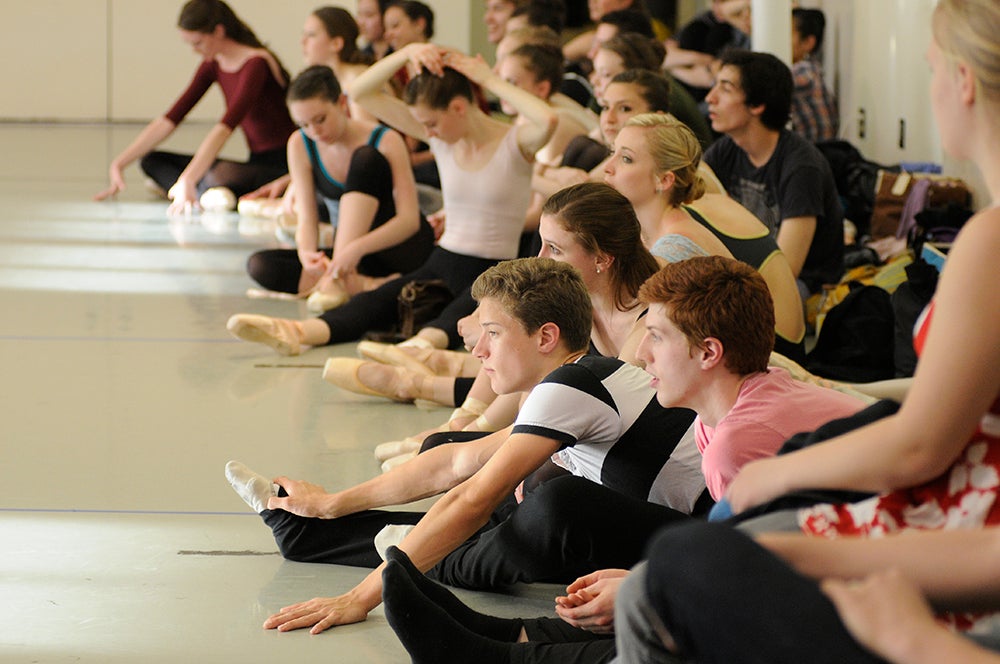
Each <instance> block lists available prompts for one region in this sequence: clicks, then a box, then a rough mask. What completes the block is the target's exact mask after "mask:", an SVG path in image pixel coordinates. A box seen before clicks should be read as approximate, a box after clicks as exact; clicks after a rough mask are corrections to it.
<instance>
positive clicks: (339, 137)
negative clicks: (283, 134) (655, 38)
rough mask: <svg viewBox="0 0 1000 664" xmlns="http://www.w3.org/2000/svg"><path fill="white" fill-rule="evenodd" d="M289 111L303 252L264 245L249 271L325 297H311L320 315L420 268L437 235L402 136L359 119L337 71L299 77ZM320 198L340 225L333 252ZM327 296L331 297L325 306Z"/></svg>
mask: <svg viewBox="0 0 1000 664" xmlns="http://www.w3.org/2000/svg"><path fill="white" fill-rule="evenodd" d="M288 108H289V110H290V111H291V114H292V117H293V119H294V120H295V122H296V124H298V125H299V127H301V129H300V130H299V131H298V132H297V133H295V134H293V135H292V137H291V138H290V139H289V141H288V164H289V169H290V171H291V178H292V187H293V189H294V191H295V192H296V194H295V203H294V204H295V212H296V217H297V219H298V224H297V226H296V229H295V240H296V249H264V250H261V251H258V252H256V253H255V254H253V255H252V256H250V259H249V260H248V261H247V272H248V273H249V274H250V276H251V277H252V278H253V279H254V280H255V281H257V283H259V284H261V285H262V286H264V287H265V288H268V289H270V290H273V291H279V292H283V293H297V294H300V295H303V296H304V295H306V294H308V293H310V292H315V293H317V294H319V297H317V296H316V295H314V296H312V297H310V304H311V305H312V306H311V307H310V308H315V309H318V310H319V311H320V312H322V311H325V310H327V309H331V308H333V307H334V306H339V305H340V304H342V303H343V302H344V301H345V300H346V299H347V297H348V296H350V295H355V294H357V293H359V292H361V291H365V290H371V289H372V288H373V287H376V286H377V285H379V284H380V283H382V282H384V281H386V279H387V277H389V275H394V276H396V275H398V274H400V273H402V272H410V271H412V270H415V269H417V268H418V267H420V266H421V265H422V264H423V263H424V261H425V260H426V259H427V257H428V256H429V255H430V253H431V250H432V249H433V248H434V232H433V231H432V230H431V227H430V225H428V223H427V221H426V220H425V219H423V217H422V216H421V214H420V210H419V207H418V205H417V189H416V183H415V182H414V180H413V172H412V170H411V169H410V162H409V158H408V156H407V149H406V144H405V143H404V142H403V139H402V137H401V136H400V135H399V134H398V133H396V132H394V131H392V130H390V129H388V128H386V127H384V126H382V125H378V124H376V123H374V122H366V121H363V120H356V119H354V118H352V117H351V115H350V114H349V113H348V108H347V99H346V97H345V96H344V95H343V93H342V91H341V89H340V83H339V81H338V80H337V78H336V77H335V76H334V74H333V71H332V70H331V69H330V68H329V67H327V66H326V65H314V66H312V67H309V68H307V69H305V70H304V71H303V72H301V73H300V74H299V75H298V76H296V77H295V79H294V80H293V81H292V83H291V85H290V86H289V88H288ZM317 198H318V199H319V200H321V201H322V203H323V204H324V205H325V207H326V208H327V209H328V210H329V213H330V214H329V216H330V221H331V222H332V223H333V224H334V226H335V229H336V232H335V234H334V240H333V248H332V249H327V248H325V247H327V246H329V245H323V244H322V242H321V240H320V232H319V215H318V212H319V210H318V208H317ZM323 296H326V298H325V299H326V300H328V301H327V302H322V301H320V302H317V300H320V299H321V298H322V297H323ZM338 296H339V297H338Z"/></svg>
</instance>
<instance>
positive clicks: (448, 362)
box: [358, 341, 479, 378]
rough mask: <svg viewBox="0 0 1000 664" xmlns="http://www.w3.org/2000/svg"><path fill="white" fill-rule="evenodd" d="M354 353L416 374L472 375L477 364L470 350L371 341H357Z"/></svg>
mask: <svg viewBox="0 0 1000 664" xmlns="http://www.w3.org/2000/svg"><path fill="white" fill-rule="evenodd" d="M358 355H360V356H361V357H364V358H367V359H370V360H374V361H376V362H381V363H382V364H392V365H394V366H397V367H403V368H404V369H409V370H410V371H413V372H416V373H423V374H426V375H432V376H445V377H448V378H456V377H458V376H475V375H476V371H477V370H478V367H477V365H478V363H479V362H478V360H476V359H475V358H474V357H473V356H472V355H471V354H470V353H462V352H458V351H453V350H440V349H438V348H415V347H412V346H400V345H394V344H380V343H377V342H374V341H360V342H358ZM467 364H470V365H471V366H470V368H469V369H468V370H467V369H466V365H467ZM473 369H476V370H473Z"/></svg>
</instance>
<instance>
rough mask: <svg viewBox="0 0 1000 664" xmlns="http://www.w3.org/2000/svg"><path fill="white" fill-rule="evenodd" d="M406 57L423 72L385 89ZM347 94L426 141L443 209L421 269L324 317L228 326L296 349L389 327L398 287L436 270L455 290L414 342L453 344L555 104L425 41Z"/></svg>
mask: <svg viewBox="0 0 1000 664" xmlns="http://www.w3.org/2000/svg"><path fill="white" fill-rule="evenodd" d="M408 62H412V63H413V64H415V65H417V66H418V67H422V68H424V69H425V70H426V71H424V72H423V73H421V74H420V75H419V76H417V77H416V78H414V79H413V80H412V81H410V83H409V84H408V86H407V90H406V100H405V101H403V100H400V99H398V98H396V97H394V96H393V95H391V94H388V93H386V92H385V90H384V88H385V83H386V82H387V81H388V80H389V79H390V78H391V77H392V76H393V74H394V73H395V72H396V71H397V70H398V69H399V68H400V67H402V66H403V65H405V64H407V63H408ZM471 83H476V84H478V85H480V86H482V87H484V88H486V89H487V90H488V91H490V92H492V93H493V94H495V95H497V97H499V98H500V99H503V100H506V101H508V102H509V103H510V104H511V105H512V106H514V107H515V108H516V109H517V111H518V113H519V114H520V115H521V116H523V117H524V118H526V119H527V120H528V121H527V122H524V123H522V124H519V125H518V126H516V127H513V126H511V125H510V124H508V123H505V122H501V121H499V120H496V119H494V118H492V117H490V116H488V115H487V114H485V113H483V112H482V110H480V108H479V107H478V105H476V103H475V101H474V94H473V92H472V85H471ZM349 94H350V96H351V98H353V99H354V100H355V101H357V102H358V103H359V104H361V105H362V106H363V107H364V108H366V109H367V110H368V111H369V112H371V113H372V114H374V115H375V116H376V117H378V118H379V119H380V120H382V121H383V122H385V123H386V124H389V125H391V126H393V127H396V128H397V129H399V130H400V131H402V132H403V133H405V134H407V135H409V136H411V137H413V138H416V139H418V140H422V141H425V142H427V143H428V144H429V145H430V146H431V150H432V151H433V152H434V156H435V158H436V160H437V163H438V167H439V169H440V171H441V176H442V177H441V184H442V194H443V197H444V202H445V208H446V209H447V210H448V222H447V225H446V227H445V229H444V233H443V234H442V236H441V238H440V241H439V243H438V245H437V246H436V247H435V248H434V251H432V252H431V255H430V258H429V259H428V260H427V262H426V263H425V264H424V265H423V266H422V267H420V268H419V269H417V270H415V271H414V272H412V273H410V274H406V275H404V276H402V277H401V278H399V279H394V280H392V281H389V282H388V283H386V284H384V285H382V286H381V287H379V288H377V289H375V290H373V291H368V292H364V293H360V294H359V295H357V296H355V297H353V298H352V299H351V300H350V301H348V302H347V303H346V304H345V305H344V306H341V307H339V308H337V309H333V310H331V311H327V312H326V313H325V314H323V316H322V317H321V318H318V319H310V320H305V321H295V320H288V319H280V318H269V317H266V316H254V315H248V314H238V315H236V316H233V317H232V318H230V320H229V324H228V328H229V330H230V332H231V333H232V334H234V335H235V336H236V337H238V338H240V339H243V340H246V341H255V342H258V343H263V344H265V345H267V346H270V347H271V348H273V349H274V350H276V351H277V352H279V353H282V354H285V355H295V354H298V353H299V352H300V350H301V347H302V346H303V345H309V346H317V345H325V344H331V343H341V342H345V341H353V340H356V339H359V338H360V337H361V335H362V334H364V333H365V332H367V331H369V330H378V329H386V328H388V327H390V326H392V325H393V324H394V323H395V322H396V319H397V317H398V309H397V297H398V295H399V292H400V291H401V290H402V288H403V286H405V285H406V284H407V283H409V282H410V281H412V280H418V279H419V280H426V279H435V278H436V279H443V280H444V281H445V282H446V283H447V286H448V289H449V290H450V291H451V293H452V295H454V296H455V298H456V299H455V300H454V301H452V302H451V303H450V304H448V305H447V306H446V307H445V309H444V311H443V312H442V313H441V315H440V316H439V317H438V318H436V319H435V320H433V321H431V322H430V323H428V324H427V325H426V326H425V327H424V328H423V329H422V330H420V332H419V333H418V335H417V337H415V338H414V339H413V340H412V342H413V343H415V344H421V345H424V346H433V347H437V348H445V347H449V346H451V347H457V346H458V345H459V344H460V343H461V339H460V338H459V335H458V331H457V329H456V324H457V322H458V319H459V318H461V317H463V316H465V315H467V314H469V313H471V311H472V309H473V308H474V301H473V300H472V298H471V296H469V295H468V289H469V286H470V285H471V284H472V282H473V281H474V280H475V278H476V277H477V276H478V275H479V274H480V273H481V272H483V271H484V270H486V269H487V268H489V267H491V266H492V265H494V264H496V263H498V262H500V261H502V260H507V259H510V258H514V257H515V256H516V255H517V251H518V243H519V240H520V237H521V229H522V228H523V227H524V214H525V211H526V209H527V206H528V199H529V196H530V193H531V186H530V185H531V169H532V161H533V159H534V154H535V152H536V151H538V149H539V148H541V147H542V146H543V145H545V143H547V142H548V140H549V138H550V137H551V136H552V132H553V131H554V130H555V125H556V115H555V112H554V111H553V110H552V109H551V107H549V105H548V104H546V103H545V102H544V101H543V100H541V99H539V98H537V97H535V96H534V95H532V94H530V93H528V92H525V91H524V90H521V89H519V88H517V87H515V86H514V85H511V84H510V83H507V82H506V81H504V80H502V79H501V78H499V77H498V76H497V75H496V74H494V73H493V72H492V71H491V70H490V68H489V66H488V65H487V64H486V63H485V62H483V61H482V59H481V58H472V57H469V56H467V55H464V54H462V53H458V52H456V51H452V50H448V49H444V48H441V47H439V46H435V45H433V44H422V43H414V44H410V45H408V46H406V47H404V48H403V49H402V50H401V51H396V52H395V53H392V54H390V55H388V56H386V57H385V58H383V59H382V60H379V61H378V62H376V63H375V64H374V65H372V66H371V67H370V68H369V69H368V70H367V71H366V72H365V73H363V74H362V75H361V76H359V77H358V78H356V79H355V80H354V83H353V84H352V85H351V87H350V88H349Z"/></svg>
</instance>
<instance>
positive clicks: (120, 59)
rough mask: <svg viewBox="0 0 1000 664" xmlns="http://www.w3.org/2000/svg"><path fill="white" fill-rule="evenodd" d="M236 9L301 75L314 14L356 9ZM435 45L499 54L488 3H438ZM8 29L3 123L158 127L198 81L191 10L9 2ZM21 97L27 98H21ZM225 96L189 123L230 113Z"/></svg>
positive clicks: (126, 0)
mask: <svg viewBox="0 0 1000 664" xmlns="http://www.w3.org/2000/svg"><path fill="white" fill-rule="evenodd" d="M230 4H231V6H232V7H233V8H234V9H235V10H236V12H237V14H239V15H240V16H241V17H242V18H243V19H244V20H246V22H247V23H248V24H249V25H250V26H251V27H252V28H253V29H254V31H255V32H256V33H257V35H258V36H259V37H260V38H261V39H262V40H263V41H265V42H266V43H267V44H268V45H269V46H270V47H271V48H272V49H273V50H274V51H275V52H276V53H277V54H278V56H279V57H280V58H281V59H282V61H283V62H284V64H285V66H286V67H287V68H288V69H289V70H290V71H291V72H292V73H293V74H294V73H295V72H296V71H298V70H300V69H301V68H302V65H303V63H302V55H301V51H300V47H299V38H300V34H301V31H302V23H303V21H304V19H305V17H306V16H307V15H308V13H309V12H310V11H311V10H312V9H314V8H316V7H317V6H320V5H323V4H334V5H339V6H342V7H345V8H346V9H348V10H349V11H354V10H355V8H356V6H355V1H354V0H346V1H343V2H340V1H334V2H330V3H324V2H323V0H282V1H281V2H275V1H274V0H231V2H230ZM427 4H429V5H430V6H431V8H432V9H434V12H435V23H436V35H435V41H437V42H440V43H442V44H447V45H449V46H454V47H457V48H463V49H469V48H470V44H474V45H475V46H474V47H473V48H472V50H473V51H482V52H483V53H484V55H487V56H489V55H491V49H490V46H489V44H486V43H485V39H483V37H482V34H483V31H482V27H481V25H480V24H481V23H482V11H483V8H482V5H483V2H482V1H481V0H451V1H449V0H430V1H429V2H428V3H427ZM8 5H9V6H5V15H4V21H3V22H2V23H0V39H2V41H0V43H3V44H4V47H5V48H4V50H5V57H4V58H3V64H2V65H0V72H2V73H3V74H4V81H5V82H6V83H7V86H8V89H9V90H11V91H17V92H13V93H9V94H6V95H3V97H2V98H0V119H6V120H62V121H78V120H79V121H94V120H98V121H103V120H112V121H142V122H145V121H148V120H150V119H151V118H154V117H156V116H158V115H161V114H162V113H164V112H165V111H166V110H167V109H168V108H169V107H170V105H171V104H172V103H173V101H174V100H175V99H176V98H177V96H178V95H179V94H180V93H181V92H182V91H183V89H184V88H185V86H186V85H187V83H188V82H189V81H190V79H191V76H192V75H193V73H194V71H195V69H196V68H197V66H198V59H197V56H196V55H195V54H194V53H193V52H192V51H191V50H190V48H189V47H188V46H187V45H186V44H184V42H182V41H181V39H180V37H179V35H178V33H177V28H176V23H177V15H178V14H179V12H180V8H181V7H182V6H183V2H180V1H178V2H170V1H167V0H32V2H30V3H27V2H25V3H8ZM20 91H23V93H21V92H20ZM222 108H223V107H222V96H221V94H220V93H219V92H218V91H214V90H213V91H212V92H210V93H209V94H208V95H206V97H205V99H204V100H203V101H202V103H201V104H199V105H198V107H196V108H195V109H194V111H192V113H191V115H190V116H189V117H190V118H191V119H192V120H200V121H207V122H210V121H212V120H215V119H217V118H218V117H220V116H221V114H222Z"/></svg>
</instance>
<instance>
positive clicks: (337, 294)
mask: <svg viewBox="0 0 1000 664" xmlns="http://www.w3.org/2000/svg"><path fill="white" fill-rule="evenodd" d="M349 299H351V296H350V295H348V294H347V291H346V290H345V289H344V286H343V284H341V283H340V279H333V280H332V281H329V282H328V283H326V284H323V286H322V288H319V289H317V290H316V291H315V292H314V293H313V294H312V295H310V296H309V297H308V298H307V299H306V308H307V309H309V311H310V312H311V313H314V314H322V313H323V312H325V311H329V310H330V309H336V308H337V307H339V306H341V305H342V304H344V303H345V302H347V301H348V300H349Z"/></svg>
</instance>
